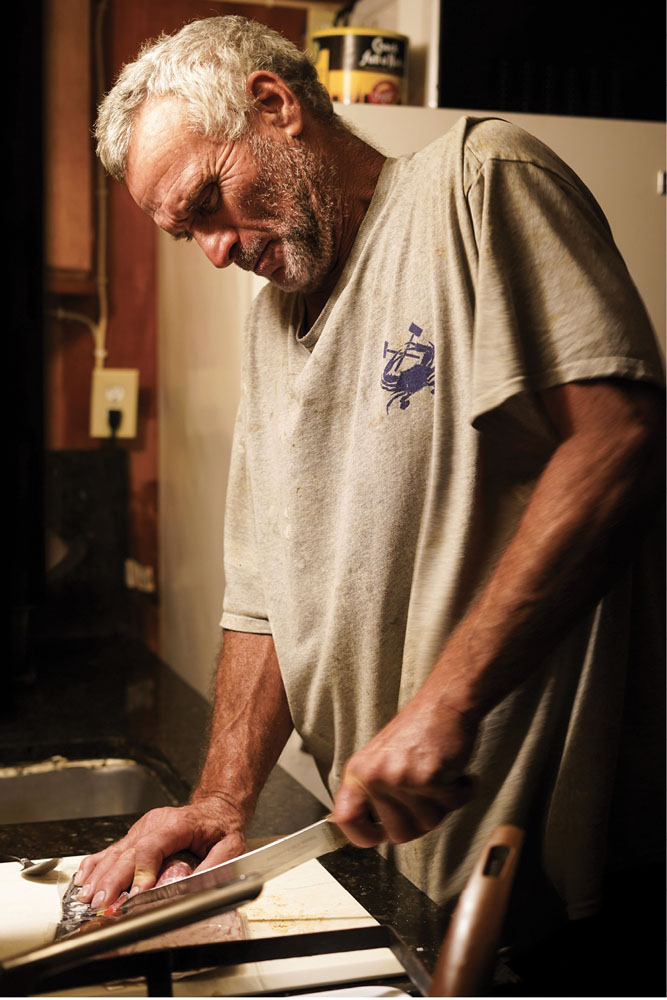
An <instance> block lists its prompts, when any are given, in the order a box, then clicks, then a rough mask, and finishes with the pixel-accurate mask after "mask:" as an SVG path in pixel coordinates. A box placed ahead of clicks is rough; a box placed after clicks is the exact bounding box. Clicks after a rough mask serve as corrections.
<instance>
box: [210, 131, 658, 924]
mask: <svg viewBox="0 0 667 1000" xmlns="http://www.w3.org/2000/svg"><path fill="white" fill-rule="evenodd" d="M593 377H622V378H629V379H635V380H648V381H653V382H658V383H659V382H661V379H662V371H661V362H660V357H659V354H658V351H657V348H656V345H655V340H654V336H653V333H652V330H651V327H650V323H649V321H648V319H647V316H646V312H645V310H644V307H643V305H642V303H641V300H640V298H639V296H638V294H637V292H636V290H635V288H634V285H633V284H632V281H631V280H630V278H629V276H628V273H627V270H626V267H625V265H624V263H623V261H622V259H621V257H620V255H619V254H618V251H617V250H616V248H615V246H614V243H613V240H612V237H611V234H610V231H609V228H608V225H607V223H606V220H605V219H604V216H603V214H602V212H601V210H600V208H599V207H598V206H597V204H596V203H595V201H594V199H593V198H592V196H591V195H590V193H589V192H588V191H587V190H586V188H585V187H584V185H583V184H582V183H581V181H580V180H579V179H578V178H577V177H576V176H575V175H574V174H573V172H572V171H571V170H570V169H569V168H568V167H567V166H566V165H565V164H563V163H562V162H561V161H560V160H559V159H558V158H557V157H556V156H555V155H554V153H552V152H551V151H550V150H549V149H547V148H546V147H545V146H543V145H542V144H541V143H540V142H538V141H537V140H536V139H534V138H533V137H531V136H529V135H527V134H526V133H525V132H522V131H521V130H520V129H518V128H516V127H514V126H512V125H510V124H508V123H506V122H502V121H500V120H493V119H492V120H486V121H480V120H476V119H470V118H462V119H461V120H460V121H459V122H458V123H457V124H456V125H455V126H454V128H452V129H451V130H450V131H449V132H448V133H447V134H446V135H445V136H443V137H442V138H441V139H439V140H437V141H436V142H434V143H433V144H431V145H430V146H429V147H428V148H426V149H425V150H423V151H422V152H420V153H417V154H415V155H412V156H409V157H404V158H400V159H389V160H387V161H386V163H385V165H384V167H383V170H382V173H381V175H380V178H379V181H378V184H377V188H376V190H375V193H374V196H373V199H372V201H371V204H370V206H369V209H368V212H367V214H366V216H365V217H364V220H363V222H362V225H361V227H360V229H359V232H358V234H357V237H356V241H355V243H354V246H353V248H352V251H351V253H350V256H349V258H348V260H347V261H346V264H345V268H344V271H343V273H342V275H341V277H340V280H339V281H338V284H337V286H336V288H335V290H334V292H333V294H332V295H331V297H330V299H329V300H328V302H327V304H326V306H325V307H324V309H323V311H322V313H321V314H320V316H319V317H318V319H317V321H316V322H315V324H314V325H313V326H312V328H311V329H310V330H308V331H307V332H304V328H303V325H302V299H301V297H300V295H298V294H288V293H284V292H282V291H280V290H279V289H277V288H275V287H273V286H268V287H266V288H265V289H264V290H263V291H262V292H261V293H260V294H259V296H258V298H257V299H256V301H255V302H254V304H253V307H252V309H251V312H250V316H249V319H248V323H247V329H246V333H245V341H244V361H243V369H242V399H241V404H240V409H239V416H238V422H237V428H236V435H235V441H234V448H233V456H232V468H231V473H230V484H229V494H228V501H227V513H226V522H225V574H226V581H227V583H226V593H225V598H224V611H223V617H222V625H223V627H225V628H227V629H233V630H238V631H247V632H257V633H270V634H272V635H273V638H274V641H275V645H276V650H277V654H278V660H279V663H280V668H281V671H282V676H283V678H284V683H285V688H286V691H287V697H288V700H289V705H290V710H291V713H292V718H293V721H294V724H295V727H296V729H297V731H298V732H299V733H300V734H301V737H302V739H303V741H304V743H305V745H306V747H307V749H308V750H309V751H310V752H311V753H312V755H313V756H314V758H315V760H316V762H317V765H318V767H319V769H320V772H321V774H322V776H323V778H324V780H325V782H326V783H327V785H328V786H329V788H330V789H331V791H332V793H335V791H336V789H337V787H338V784H339V781H340V777H341V773H342V769H343V766H344V764H345V762H346V760H347V759H348V758H349V756H350V755H351V754H352V753H353V752H354V751H355V750H358V749H359V748H360V747H362V746H363V745H365V744H366V743H367V742H368V741H369V740H370V739H371V737H372V736H373V735H374V734H375V733H377V732H378V730H379V729H380V728H381V727H382V726H383V725H384V724H385V723H386V722H388V721H389V719H391V718H392V717H393V716H394V715H395V714H396V712H397V710H398V709H400V707H401V706H402V705H404V704H405V703H406V702H407V701H408V700H409V699H410V697H411V696H412V695H413V694H414V693H415V692H416V691H417V689H418V688H419V687H420V685H421V684H422V682H423V681H424V679H425V678H426V676H427V675H428V673H429V671H430V670H431V668H432V666H433V664H434V663H435V661H436V659H437V657H438V655H439V653H440V652H441V650H442V648H443V646H444V644H445V642H446V640H447V638H448V636H449V635H450V634H451V632H452V630H453V629H454V628H455V626H456V625H457V623H458V622H459V621H460V620H461V619H462V617H463V616H464V615H465V613H466V609H467V608H468V607H469V606H470V605H471V603H472V602H473V601H474V599H475V597H476V595H477V594H478V593H479V592H480V590H481V588H483V586H484V584H485V582H486V580H487V579H488V577H489V574H490V572H491V571H492V569H493V567H494V566H495V564H496V562H497V561H498V558H499V556H500V554H501V553H502V551H503V549H504V547H505V546H506V544H507V542H508V540H509V539H510V538H511V536H512V534H513V532H514V531H515V529H516V527H517V524H518V521H519V519H520V517H521V514H522V512H523V510H524V508H525V506H526V503H527V501H528V499H529V497H530V495H531V493H532V490H533V487H534V484H535V481H536V479H537V477H538V476H539V474H540V472H541V470H542V469H543V468H544V466H545V464H546V463H547V461H548V460H549V457H550V455H551V454H552V453H553V450H554V448H555V447H556V445H557V440H556V437H555V435H554V432H553V430H552V428H551V426H550V424H549V422H548V420H547V419H546V417H545V414H544V413H543V411H542V409H541V407H540V403H539V400H538V397H537V396H536V395H535V394H536V393H538V392H539V391H540V390H543V389H547V388H548V387H551V386H555V385H558V384H562V383H565V382H569V381H572V380H577V379H590V378H593ZM591 458H592V460H594V456H591ZM631 614H632V579H631V573H628V574H627V575H626V577H624V578H623V580H621V581H620V582H619V584H618V586H616V587H615V589H614V590H613V591H612V592H611V593H609V594H608V595H607V596H606V597H605V599H604V601H603V602H602V603H601V604H600V605H599V607H598V608H597V609H596V610H595V612H594V613H592V614H591V615H589V616H588V617H587V619H586V620H585V621H583V622H580V623H579V624H577V626H576V627H574V628H573V629H572V630H571V631H570V633H569V634H568V635H565V636H563V638H562V641H561V642H560V643H559V644H558V646H557V648H555V649H554V650H553V653H552V655H550V656H549V658H548V660H547V661H546V662H545V663H544V664H543V665H542V666H540V668H539V669H538V670H536V672H535V673H534V674H533V675H532V676H531V677H530V678H529V679H528V680H527V681H526V682H525V683H524V684H522V685H521V687H519V688H518V689H517V690H516V691H514V692H513V693H512V694H510V695H509V696H508V697H506V698H505V699H504V701H502V702H501V703H500V704H499V705H498V706H497V707H496V708H495V710H493V711H492V712H491V713H490V714H489V715H488V716H487V718H486V719H485V721H484V723H483V725H482V729H481V733H480V738H479V740H478V744H477V749H476V751H475V754H474V756H473V759H472V761H471V763H470V767H469V770H470V772H471V773H473V774H474V775H475V779H476V794H475V797H474V799H473V801H472V802H471V803H470V804H469V805H467V806H465V807H464V808H462V809H460V810H457V811H456V812H455V813H453V814H451V815H450V816H449V817H448V818H447V819H446V821H445V822H444V823H443V824H442V825H441V827H440V828H438V830H436V831H434V832H433V833H431V834H429V835H427V836H426V837H423V838H420V839H419V840H417V841H414V842H412V843H411V844H407V845H403V846H401V847H399V848H395V849H392V850H391V853H392V855H393V857H394V859H395V861H396V864H397V865H398V867H399V869H400V870H401V871H403V872H404V874H406V875H407V876H408V877H409V878H410V879H412V881H413V882H415V883H416V884H417V885H419V886H420V887H421V888H423V889H424V890H425V891H426V892H428V893H429V895H431V896H432V898H434V899H436V900H437V901H439V902H444V901H447V900H448V899H450V898H452V897H453V896H454V895H456V894H457V893H458V892H459V891H460V889H461V888H462V886H463V884H464V881H465V879H466V878H467V876H468V874H469V872H470V870H471V867H472V864H473V863H474V861H475V860H476V858H477V857H478V855H479V853H480V851H481V849H482V845H483V844H484V842H485V840H486V838H487V836H488V834H489V833H490V832H491V830H492V829H493V827H495V826H496V825H497V824H498V823H501V822H514V823H517V824H518V825H521V826H528V827H530V829H531V830H533V829H534V830H537V831H538V833H536V834H535V837H536V838H537V840H536V849H535V853H536V857H537V858H538V864H539V869H540V871H541V872H542V873H544V876H545V878H546V879H547V881H548V884H549V886H550V887H553V888H554V889H555V892H556V898H558V899H559V900H564V901H565V902H566V903H567V905H568V907H569V913H570V915H571V916H583V915H585V914H587V913H589V912H592V910H593V909H594V908H595V906H596V902H597V895H598V889H599V882H600V873H601V867H602V863H603V851H602V849H601V845H602V844H603V842H604V836H605V829H606V823H607V814H608V810H609V805H610V800H611V794H612V788H613V783H614V775H615V766H616V757H617V752H616V746H617V743H618V739H619V732H620V727H621V717H622V712H623V704H624V689H625V683H626V665H627V659H628V649H629V644H630V642H631V636H630V632H631V621H630V619H631ZM644 638H645V639H646V641H647V642H649V640H648V639H647V637H646V633H645V635H644ZM649 645H650V642H649ZM593 761H594V763H592V762H593ZM652 849H653V848H652V845H650V844H649V845H647V853H649V854H650V853H651V851H652ZM531 850H532V847H530V846H529V849H528V855H530V852H531ZM528 855H527V856H528ZM540 877H542V876H540Z"/></svg>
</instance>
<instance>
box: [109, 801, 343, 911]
mask: <svg viewBox="0 0 667 1000" xmlns="http://www.w3.org/2000/svg"><path fill="white" fill-rule="evenodd" d="M347 843H349V841H348V839H347V837H346V836H345V834H344V833H343V831H342V830H341V829H340V828H339V827H338V826H336V824H335V823H334V821H333V818H332V816H331V814H329V815H327V816H325V817H324V819H321V820H319V822H317V823H313V824H311V826H306V827H304V828H303V830H298V831H297V832H296V833H290V834H288V836H286V837H281V838H280V840H274V841H273V842H272V843H271V844H266V845H265V846H264V847H258V848H257V849H256V850H254V851H248V852H247V853H246V854H241V855H239V857H238V858H232V860H231V861H223V863H222V864H221V865H216V866H215V867H214V868H207V869H206V871H202V872H197V873H196V874H194V875H186V876H185V878H182V879H178V881H176V882H169V883H168V884H167V885H161V886H159V887H158V888H156V889H146V890H144V892H139V893H137V894H136V896H132V897H131V898H130V899H128V900H126V901H125V902H124V903H123V904H122V906H121V907H120V908H119V909H118V910H116V909H115V908H114V911H115V912H116V913H130V912H131V911H132V910H136V909H138V908H139V907H142V906H147V905H148V904H151V903H156V902H158V901H159V900H164V899H175V898H177V897H179V896H189V895H191V894H192V893H195V892H202V891H203V890H205V889H217V888H218V887H220V886H223V885H227V884H228V883H230V882H233V881H235V880H236V879H238V878H241V877H242V876H252V877H253V879H260V880H261V881H262V882H266V881H268V880H269V879H270V878H275V877H276V876H277V875H282V874H283V873H284V872H286V871H289V870H290V869H291V868H296V866H297V865H301V864H303V863H304V862H305V861H312V860H313V858H319V857H320V856H321V855H322V854H328V853H329V852H330V851H335V850H337V848H339V847H342V846H343V844H347ZM102 912H105V911H102Z"/></svg>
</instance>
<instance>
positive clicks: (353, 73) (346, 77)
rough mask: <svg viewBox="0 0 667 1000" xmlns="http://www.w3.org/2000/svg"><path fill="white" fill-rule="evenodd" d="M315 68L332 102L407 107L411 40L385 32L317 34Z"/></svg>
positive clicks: (334, 30)
mask: <svg viewBox="0 0 667 1000" xmlns="http://www.w3.org/2000/svg"><path fill="white" fill-rule="evenodd" d="M312 37H313V45H314V46H315V68H316V69H317V75H318V76H319V78H320V80H321V81H322V83H323V84H324V86H325V87H326V88H327V90H328V91H329V95H330V97H331V100H332V101H342V102H343V104H407V100H408V94H407V86H408V76H407V68H408V39H407V38H406V36H405V35H399V34H397V33H396V32H395V31H385V30H384V28H324V29H322V30H321V31H314V32H313V36H312Z"/></svg>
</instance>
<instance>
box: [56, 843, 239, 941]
mask: <svg viewBox="0 0 667 1000" xmlns="http://www.w3.org/2000/svg"><path fill="white" fill-rule="evenodd" d="M199 863H200V861H199V858H197V857H196V856H195V855H194V854H191V853H190V852H189V851H180V852H179V853H177V854H174V855H172V856H171V857H169V858H167V859H166V860H165V862H164V864H163V865H162V868H161V869H160V873H159V875H158V878H157V881H156V883H155V886H156V887H158V886H163V885H169V884H170V883H172V882H178V881H179V880H180V879H182V878H186V877H187V876H189V875H192V873H193V872H194V870H195V868H196V867H197V865H198V864H199ZM77 891H78V886H76V885H75V884H74V877H72V879H71V881H70V884H69V886H68V888H67V891H66V892H65V895H64V896H63V901H62V919H61V921H60V923H59V925H58V928H57V930H56V940H57V941H58V940H62V939H63V938H65V937H71V936H73V935H75V934H81V933H86V932H87V931H92V930H96V929H97V928H99V927H105V926H108V924H109V921H110V920H113V919H114V917H116V916H118V917H120V916H122V906H123V903H124V902H125V901H126V900H127V899H128V898H129V897H130V893H129V892H123V893H121V894H120V896H119V897H118V899H117V900H116V901H115V902H114V903H112V904H111V906H108V907H106V908H105V909H104V910H102V911H100V910H93V909H92V908H91V906H90V904H89V903H82V902H80V901H79V900H78V899H77ZM136 895H139V893H137V894H136ZM246 936H247V933H246V926H245V921H244V918H243V917H242V915H241V914H240V913H239V911H238V910H230V911H228V912H227V913H220V914H216V915H215V916H211V917H207V918H206V919H205V920H200V921H198V922H197V923H194V924H189V925H188V926H186V927H181V928H179V929H177V930H172V931H167V932H165V933H164V934H160V935H158V936H156V937H152V938H148V939H146V940H145V941H137V942H135V943H133V944H129V945H125V946H124V947H122V948H120V949H118V951H117V952H115V954H130V953H132V952H136V951H142V950H148V949H152V948H170V947H176V946H178V945H187V944H212V943H215V942H219V941H238V940H240V939H242V938H245V937H246Z"/></svg>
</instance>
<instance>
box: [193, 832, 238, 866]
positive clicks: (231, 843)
mask: <svg viewBox="0 0 667 1000" xmlns="http://www.w3.org/2000/svg"><path fill="white" fill-rule="evenodd" d="M245 847H246V844H245V837H244V836H243V834H242V833H228V834H227V836H226V837H223V838H222V840H219V841H218V843H217V844H215V845H214V846H213V847H212V848H211V850H210V851H209V852H208V854H207V855H206V857H205V858H204V860H203V861H202V862H201V864H199V865H197V867H196V868H195V872H203V871H206V870H207V869H208V868H215V866H216V865H221V864H222V863H223V862H225V861H231V859H232V858H237V857H238V856H239V854H243V852H244V851H245Z"/></svg>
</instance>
